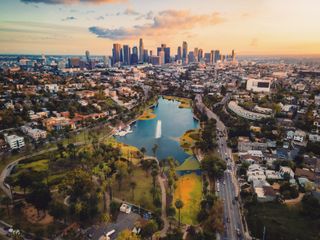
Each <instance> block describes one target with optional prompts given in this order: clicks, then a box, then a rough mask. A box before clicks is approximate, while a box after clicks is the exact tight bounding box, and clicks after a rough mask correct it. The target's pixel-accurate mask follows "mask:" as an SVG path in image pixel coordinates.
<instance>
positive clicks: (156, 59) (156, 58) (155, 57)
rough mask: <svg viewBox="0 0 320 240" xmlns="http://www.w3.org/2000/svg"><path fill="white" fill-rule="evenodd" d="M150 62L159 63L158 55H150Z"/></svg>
mask: <svg viewBox="0 0 320 240" xmlns="http://www.w3.org/2000/svg"><path fill="white" fill-rule="evenodd" d="M150 63H151V64H152V65H155V66H156V65H160V57H159V56H152V55H151V56H150Z"/></svg>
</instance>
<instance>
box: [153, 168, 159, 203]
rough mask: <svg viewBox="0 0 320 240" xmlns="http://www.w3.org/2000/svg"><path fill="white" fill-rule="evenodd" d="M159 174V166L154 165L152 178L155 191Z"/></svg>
mask: <svg viewBox="0 0 320 240" xmlns="http://www.w3.org/2000/svg"><path fill="white" fill-rule="evenodd" d="M158 174H159V169H158V165H153V166H152V171H151V176H152V183H153V189H154V190H155V189H156V178H157V176H158ZM152 197H153V201H154V199H155V191H153V195H152Z"/></svg>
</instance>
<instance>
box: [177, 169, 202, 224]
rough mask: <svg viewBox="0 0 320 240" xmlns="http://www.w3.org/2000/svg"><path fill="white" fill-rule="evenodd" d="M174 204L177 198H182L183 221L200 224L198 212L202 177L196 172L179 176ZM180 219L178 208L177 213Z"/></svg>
mask: <svg viewBox="0 0 320 240" xmlns="http://www.w3.org/2000/svg"><path fill="white" fill-rule="evenodd" d="M176 186H177V187H176V190H175V192H174V197H173V204H174V203H175V201H176V200H177V199H180V200H182V202H183V204H184V206H183V208H182V209H181V222H182V223H185V224H193V225H195V224H198V221H197V214H198V212H199V210H200V201H201V198H202V184H201V178H200V177H199V176H198V175H196V174H187V175H184V176H181V177H179V179H178V181H177V182H176ZM176 218H177V219H178V210H177V214H176Z"/></svg>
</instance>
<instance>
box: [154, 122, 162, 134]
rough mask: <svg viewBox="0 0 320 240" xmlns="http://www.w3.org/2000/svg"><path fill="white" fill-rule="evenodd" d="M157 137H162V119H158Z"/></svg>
mask: <svg viewBox="0 0 320 240" xmlns="http://www.w3.org/2000/svg"><path fill="white" fill-rule="evenodd" d="M155 138H161V120H158V121H157V127H156V135H155Z"/></svg>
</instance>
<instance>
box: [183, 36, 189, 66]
mask: <svg viewBox="0 0 320 240" xmlns="http://www.w3.org/2000/svg"><path fill="white" fill-rule="evenodd" d="M187 57H188V43H187V42H186V41H184V42H183V43H182V61H183V62H184V63H187V61H188V59H187Z"/></svg>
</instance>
